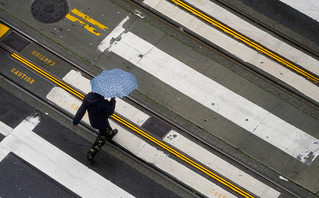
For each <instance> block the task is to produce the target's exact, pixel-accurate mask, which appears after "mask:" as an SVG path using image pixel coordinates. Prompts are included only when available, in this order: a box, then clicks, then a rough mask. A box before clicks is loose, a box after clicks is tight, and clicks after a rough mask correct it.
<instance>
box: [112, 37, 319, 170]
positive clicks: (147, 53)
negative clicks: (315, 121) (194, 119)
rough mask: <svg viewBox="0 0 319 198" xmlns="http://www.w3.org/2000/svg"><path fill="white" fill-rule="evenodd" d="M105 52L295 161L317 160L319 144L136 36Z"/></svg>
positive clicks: (125, 39)
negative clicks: (265, 142) (117, 57)
mask: <svg viewBox="0 0 319 198" xmlns="http://www.w3.org/2000/svg"><path fill="white" fill-rule="evenodd" d="M109 50H110V51H112V52H114V53H116V54H117V55H119V56H121V57H123V58H124V59H126V60H127V61H129V62H131V63H132V64H135V65H136V66H137V67H139V68H141V69H143V70H145V71H146V72H148V73H150V74H151V75H153V76H155V77H156V78H158V79H159V80H161V81H163V82H164V83H166V84H168V85H170V86H172V87H173V88H175V89H176V90H179V91H180V92H182V93H184V94H185V95H187V96H189V97H190V98H192V99H194V100H195V101H197V102H199V103H201V104H203V105H204V106H206V107H207V108H209V109H211V110H213V111H215V112H217V113H219V114H220V115H222V116H224V117H225V118H227V119H229V120H231V121H232V122H234V123H236V124H237V125H239V126H241V127H242V128H244V129H246V130H247V131H249V132H251V133H253V134H255V135H256V136H258V137H260V138H261V139H263V140H265V141H267V142H269V143H270V144H272V145H274V146H276V147H277V148H279V149H281V150H282V151H284V152H286V153H288V154H289V155H291V156H293V157H295V158H296V159H298V160H300V161H302V162H306V163H307V164H310V163H311V162H312V161H313V160H314V159H315V158H316V157H317V156H318V154H319V144H318V142H319V141H318V140H317V139H316V138H314V137H312V136H310V135H308V134H307V133H305V132H303V131H301V130H300V129H298V128H296V127H294V126H293V125H291V124H289V123H287V122H285V121H284V120H282V119H280V118H278V117H277V116H275V115H273V114H271V113H270V112H268V111H266V110H264V109H262V108H261V107H259V106H257V105H256V104H254V103H252V102H250V101H248V100H247V99H245V98H243V97H242V96H240V95H238V94H236V93H234V92H232V91H231V90H229V89H227V88H225V87H223V86H222V85H220V84H218V83H216V82H215V81H213V80H211V79H209V78H208V77H206V76H204V75H203V74H201V73H199V72H197V71H195V70H194V69H192V68H190V67H188V66H187V65H185V64H184V63H182V62H180V61H178V60H177V59H175V58H174V57H172V56H170V55H169V54H166V53H165V52H163V51H161V50H159V49H157V48H156V47H155V46H153V45H152V44H150V43H148V42H146V41H145V40H143V39H141V38H139V37H138V36H136V35H134V34H132V33H130V32H128V33H126V34H122V38H121V39H120V40H119V41H118V42H116V43H115V44H114V45H112V46H111V48H110V49H109ZM140 55H143V56H140ZM212 104H214V105H212ZM308 156H309V158H308Z"/></svg>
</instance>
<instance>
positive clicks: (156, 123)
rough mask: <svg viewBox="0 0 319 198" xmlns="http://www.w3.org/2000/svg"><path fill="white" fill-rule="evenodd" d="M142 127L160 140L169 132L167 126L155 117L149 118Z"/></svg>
mask: <svg viewBox="0 0 319 198" xmlns="http://www.w3.org/2000/svg"><path fill="white" fill-rule="evenodd" d="M142 127H143V128H145V129H147V130H148V131H150V132H151V133H153V134H154V135H157V136H158V137H160V138H163V137H164V136H165V135H166V134H167V133H168V132H169V131H170V130H171V127H170V126H169V125H168V124H166V123H165V122H163V121H161V120H159V119H158V118H156V117H150V118H149V119H148V120H147V121H146V122H145V123H144V124H143V126H142Z"/></svg>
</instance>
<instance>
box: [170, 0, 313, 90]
mask: <svg viewBox="0 0 319 198" xmlns="http://www.w3.org/2000/svg"><path fill="white" fill-rule="evenodd" d="M171 1H172V2H174V3H175V4H176V5H178V6H180V7H181V8H183V9H185V10H187V11H189V12H191V13H193V14H195V15H197V16H198V17H199V18H201V19H203V20H205V21H206V22H208V23H210V24H212V25H214V26H215V27H217V28H218V29H220V30H222V31H224V32H225V33H227V34H229V35H231V36H233V37H235V38H236V39H238V40H240V41H241V42H243V43H244V44H246V45H248V46H250V47H252V48H253V49H255V50H256V51H258V52H260V53H263V54H265V55H266V56H268V57H270V58H271V59H273V60H276V61H277V62H279V63H280V64H282V65H284V66H286V67H288V68H289V69H292V70H294V71H295V72H297V73H298V74H300V75H302V76H304V77H306V78H307V79H309V80H310V81H312V82H314V83H315V84H318V82H319V78H318V77H316V76H315V75H313V74H311V73H309V72H307V71H305V70H304V69H302V68H300V67H298V66H296V65H294V64H293V63H291V62H289V60H286V59H285V58H283V57H280V56H279V55H276V54H275V53H274V52H272V51H270V50H267V49H265V48H264V47H262V46H260V45H258V44H257V43H255V42H253V41H251V40H250V39H248V38H246V37H245V36H243V35H241V34H240V33H238V32H236V31H235V30H233V29H231V28H229V27H227V26H225V25H223V24H221V23H219V22H218V21H216V20H214V19H212V18H211V17H209V16H207V15H205V14H203V13H202V12H200V11H198V10H196V9H195V8H193V7H191V6H189V5H188V4H186V3H184V2H182V1H180V0H171Z"/></svg>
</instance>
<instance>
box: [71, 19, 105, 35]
mask: <svg viewBox="0 0 319 198" xmlns="http://www.w3.org/2000/svg"><path fill="white" fill-rule="evenodd" d="M65 18H67V19H69V20H70V21H72V22H76V21H78V22H79V23H80V24H81V25H82V26H83V27H84V28H85V29H86V30H87V31H89V32H91V33H92V34H95V35H96V36H100V35H101V33H99V32H96V29H95V28H94V27H92V26H90V25H88V24H86V23H84V22H83V21H81V20H80V19H78V18H76V17H74V16H72V15H70V14H67V15H66V16H65Z"/></svg>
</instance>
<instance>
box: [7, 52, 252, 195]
mask: <svg viewBox="0 0 319 198" xmlns="http://www.w3.org/2000/svg"><path fill="white" fill-rule="evenodd" d="M11 56H12V57H13V58H15V59H16V60H18V61H20V62H21V63H23V64H25V65H27V66H28V67H29V68H31V69H32V70H34V71H36V72H37V73H39V74H41V75H42V76H44V77H46V78H47V79H49V80H51V81H52V82H54V83H55V84H57V85H58V86H60V87H61V88H63V89H65V90H66V91H68V92H70V93H72V94H73V95H75V96H77V97H78V98H79V99H81V100H83V99H84V95H83V94H81V93H80V92H78V91H76V90H75V89H73V88H72V87H70V86H68V85H67V84H65V83H63V82H62V81H60V80H59V79H57V78H55V77H54V76H52V75H51V74H49V73H47V72H45V71H44V70H42V69H40V68H39V67H37V66H36V65H34V64H32V63H30V62H29V61H27V60H26V59H24V58H22V57H21V56H19V55H18V54H16V53H12V54H11ZM74 108H78V107H74ZM111 118H113V119H114V120H116V121H117V122H119V123H121V124H123V125H124V126H126V127H127V128H129V129H131V130H132V131H134V132H136V133H137V134H139V135H141V136H143V137H144V138H146V139H148V140H150V141H151V142H153V143H154V144H156V145H158V146H160V147H161V148H163V149H165V150H166V151H168V152H170V153H171V154H173V155H175V156H176V157H178V158H179V159H181V160H183V161H184V162H186V163H187V164H189V165H191V166H193V167H194V168H196V169H198V170H200V171H201V172H203V173H204V174H206V175H208V176H210V177H211V178H213V179H214V180H215V181H217V182H219V183H221V184H223V185H224V186H226V187H228V188H229V189H231V190H233V191H234V192H237V193H238V194H240V195H242V196H243V197H246V198H253V196H252V195H250V194H249V193H247V192H245V191H244V190H242V189H240V188H239V187H237V186H235V185H234V184H232V183H230V182H229V181H227V180H225V179H223V178H221V177H219V176H218V175H216V174H215V173H213V172H212V171H210V170H208V169H207V168H205V167H203V166H202V165H200V164H198V163H196V162H195V161H193V160H191V159H190V158H188V157H186V156H185V155H183V154H181V153H180V152H178V151H176V150H175V149H173V148H172V147H170V146H168V145H166V144H165V143H163V142H161V141H160V140H158V139H156V138H154V137H153V136H151V135H149V134H148V133H146V132H145V131H143V130H141V129H139V128H138V127H137V126H135V125H133V124H131V123H130V122H128V121H126V120H125V119H123V118H121V117H119V116H118V115H116V114H113V115H112V116H111Z"/></svg>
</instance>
